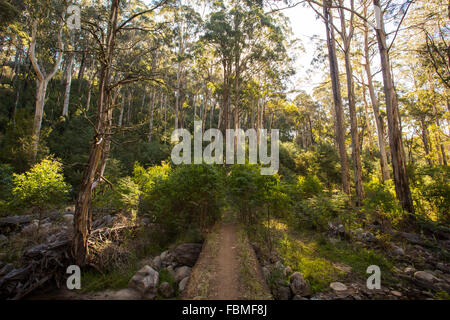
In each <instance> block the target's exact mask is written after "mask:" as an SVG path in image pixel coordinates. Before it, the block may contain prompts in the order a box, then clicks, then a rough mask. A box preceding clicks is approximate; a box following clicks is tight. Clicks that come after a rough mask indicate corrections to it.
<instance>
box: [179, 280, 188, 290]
mask: <svg viewBox="0 0 450 320" xmlns="http://www.w3.org/2000/svg"><path fill="white" fill-rule="evenodd" d="M188 281H189V277H186V278H184V279H183V280H181V281H180V283H179V284H178V291H180V292H183V291H184V289H186V285H187V283H188Z"/></svg>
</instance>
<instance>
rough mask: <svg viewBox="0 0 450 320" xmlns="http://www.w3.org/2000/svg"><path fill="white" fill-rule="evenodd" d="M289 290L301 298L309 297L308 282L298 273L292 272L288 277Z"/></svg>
mask: <svg viewBox="0 0 450 320" xmlns="http://www.w3.org/2000/svg"><path fill="white" fill-rule="evenodd" d="M290 288H291V291H292V293H293V294H294V295H299V296H302V297H305V296H309V295H310V294H311V290H310V288H309V284H308V282H306V280H305V279H304V278H303V276H302V274H301V273H300V272H294V273H293V274H292V275H291V277H290Z"/></svg>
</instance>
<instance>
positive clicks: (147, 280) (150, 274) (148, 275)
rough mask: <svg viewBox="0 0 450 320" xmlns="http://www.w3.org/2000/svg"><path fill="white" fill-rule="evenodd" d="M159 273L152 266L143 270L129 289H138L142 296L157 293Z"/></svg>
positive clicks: (132, 280)
mask: <svg viewBox="0 0 450 320" xmlns="http://www.w3.org/2000/svg"><path fill="white" fill-rule="evenodd" d="M158 282H159V273H158V271H156V270H154V269H153V268H152V267H150V266H144V267H143V268H141V269H140V270H139V271H138V272H137V273H136V274H135V275H134V276H133V277H132V278H131V280H130V282H129V284H128V287H129V288H132V289H136V290H137V291H139V292H140V293H141V294H145V293H153V294H155V293H156V288H157V286H158Z"/></svg>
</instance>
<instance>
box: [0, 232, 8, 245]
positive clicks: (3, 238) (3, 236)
mask: <svg viewBox="0 0 450 320" xmlns="http://www.w3.org/2000/svg"><path fill="white" fill-rule="evenodd" d="M6 240H8V238H7V237H6V236H5V235H3V234H0V243H2V242H5V241H6Z"/></svg>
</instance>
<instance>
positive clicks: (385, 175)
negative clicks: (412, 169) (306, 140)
mask: <svg viewBox="0 0 450 320" xmlns="http://www.w3.org/2000/svg"><path fill="white" fill-rule="evenodd" d="M364 16H365V17H367V6H364ZM364 59H365V65H364V68H365V71H366V75H367V86H368V88H369V95H370V100H371V101H372V110H373V115H374V117H375V125H376V128H377V136H378V148H379V150H380V167H381V177H382V180H383V182H385V181H387V180H389V179H391V175H390V173H389V165H388V160H387V152H386V142H385V139H384V123H383V119H382V117H381V115H380V103H379V101H378V98H377V96H376V94H375V88H374V86H373V75H372V70H371V69H370V52H369V26H368V24H367V22H364Z"/></svg>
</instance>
